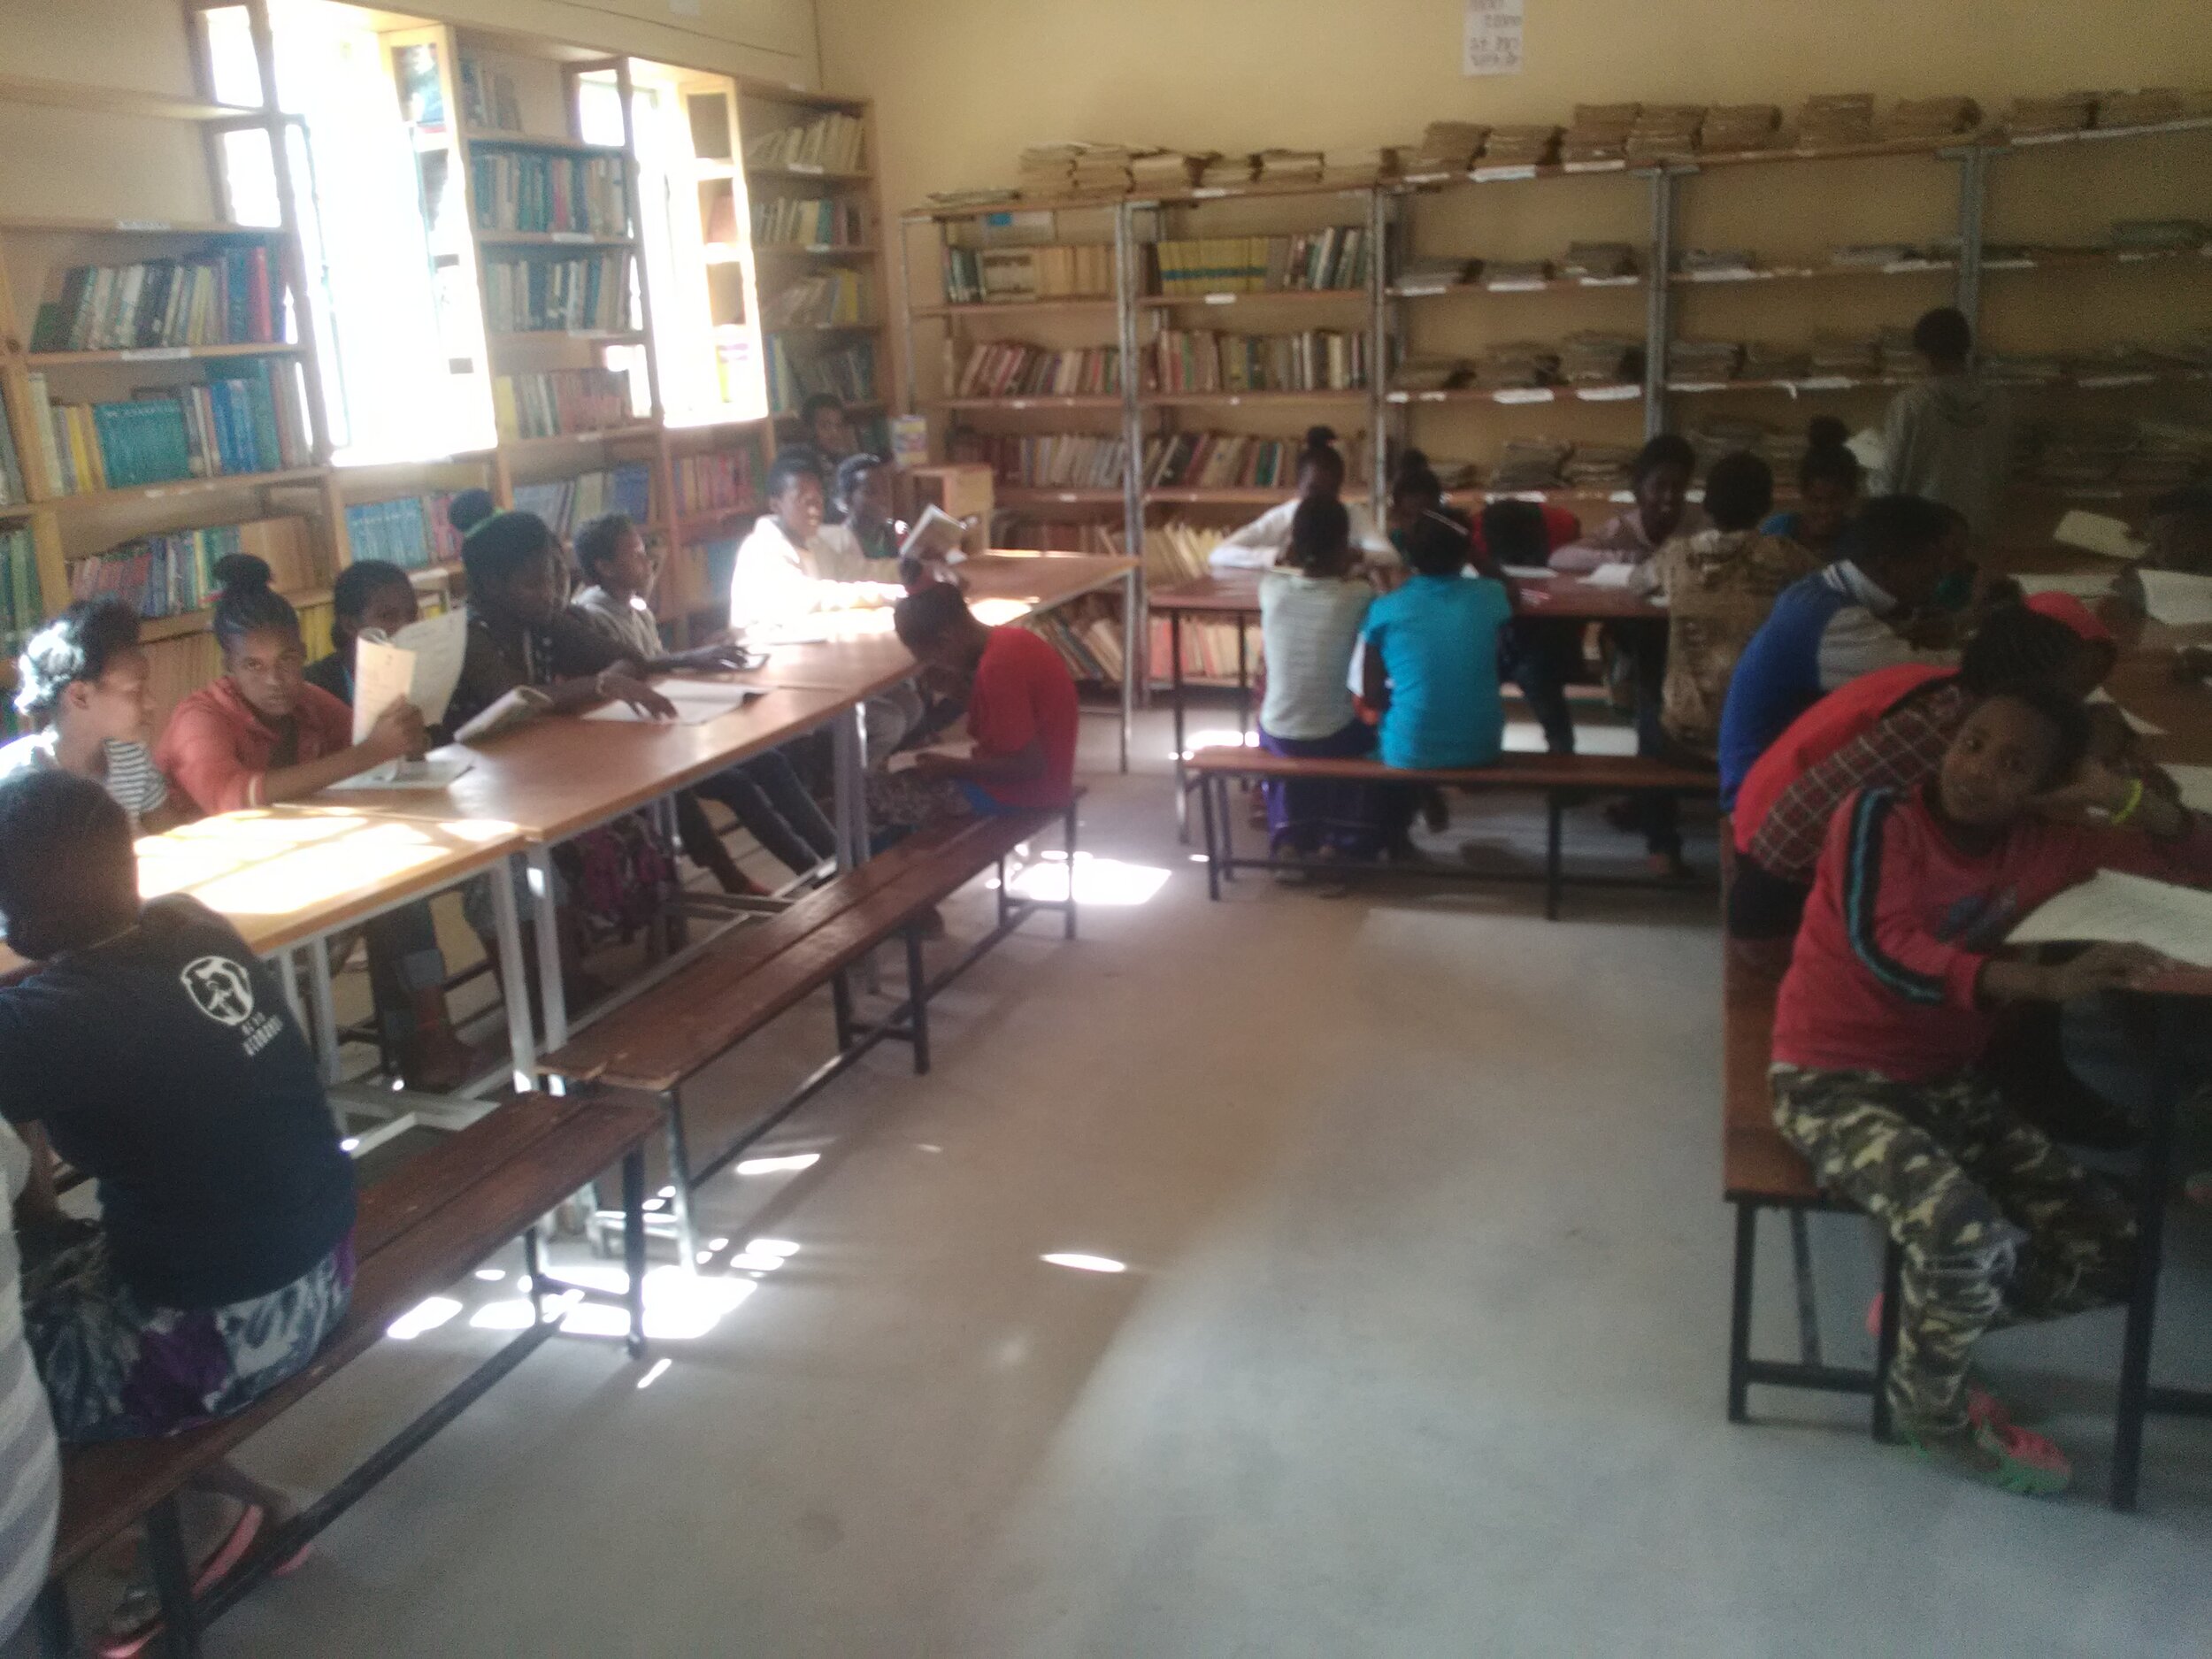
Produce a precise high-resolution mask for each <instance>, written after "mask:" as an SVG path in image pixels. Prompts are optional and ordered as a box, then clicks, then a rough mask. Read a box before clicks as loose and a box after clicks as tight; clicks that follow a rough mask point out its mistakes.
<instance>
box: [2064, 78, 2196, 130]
mask: <svg viewBox="0 0 2212 1659" xmlns="http://www.w3.org/2000/svg"><path fill="white" fill-rule="evenodd" d="M2083 96H2086V95H2083ZM2188 113H2189V105H2188V100H2186V99H2185V98H2184V97H2183V96H2182V95H2181V93H2180V92H2178V91H2177V90H2176V89H2175V88H2172V87H2143V88H2138V89H2137V90H2135V91H2132V92H2101V93H2099V94H2097V125H2098V126H2100V127H2149V126H2152V125H2154V124H2155V123H2157V122H2160V121H2177V120H2179V119H2181V118H2182V117H2183V116H2185V115H2186V114H2188Z"/></svg>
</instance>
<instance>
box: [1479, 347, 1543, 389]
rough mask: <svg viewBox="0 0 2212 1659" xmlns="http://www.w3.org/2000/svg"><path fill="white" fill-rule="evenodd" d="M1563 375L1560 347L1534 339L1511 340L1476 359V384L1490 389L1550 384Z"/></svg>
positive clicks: (1488, 350) (1487, 350)
mask: <svg viewBox="0 0 2212 1659" xmlns="http://www.w3.org/2000/svg"><path fill="white" fill-rule="evenodd" d="M1558 376H1559V350H1558V348H1557V347H1555V346H1548V345H1545V344H1543V343H1542V342H1540V341H1534V340H1509V341H1505V342H1502V343H1501V344H1498V345H1494V346H1492V347H1490V348H1489V349H1486V350H1485V351H1484V352H1483V354H1482V356H1480V357H1478V358H1476V359H1475V365H1474V376H1473V379H1474V384H1475V385H1477V386H1479V387H1480V388H1482V389H1483V390H1484V391H1486V392H1503V391H1513V390H1517V389H1521V388H1527V387H1532V386H1547V385H1549V384H1550V383H1551V382H1552V381H1553V380H1556V379H1557V378H1558Z"/></svg>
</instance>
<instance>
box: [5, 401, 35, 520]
mask: <svg viewBox="0 0 2212 1659" xmlns="http://www.w3.org/2000/svg"><path fill="white" fill-rule="evenodd" d="M30 498H31V496H30V490H29V487H28V486H27V485H26V484H25V482H24V477H23V455H22V452H21V451H20V450H19V449H17V448H16V443H15V423H14V421H13V420H12V419H11V418H10V417H9V415H8V411H7V410H6V408H5V407H4V405H0V505H4V506H13V505H16V504H17V503H21V502H26V501H28V500H29V499H30Z"/></svg>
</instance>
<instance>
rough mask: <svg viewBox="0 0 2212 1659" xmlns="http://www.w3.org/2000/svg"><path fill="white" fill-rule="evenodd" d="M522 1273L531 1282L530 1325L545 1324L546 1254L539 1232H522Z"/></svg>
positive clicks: (535, 1230)
mask: <svg viewBox="0 0 2212 1659" xmlns="http://www.w3.org/2000/svg"><path fill="white" fill-rule="evenodd" d="M522 1271H523V1276H524V1277H525V1278H526V1279H529V1281H530V1315H531V1318H530V1323H531V1324H533V1325H543V1324H544V1323H545V1252H544V1250H543V1248H541V1246H540V1244H539V1242H538V1230H537V1229H536V1228H535V1227H525V1228H524V1229H523V1230H522Z"/></svg>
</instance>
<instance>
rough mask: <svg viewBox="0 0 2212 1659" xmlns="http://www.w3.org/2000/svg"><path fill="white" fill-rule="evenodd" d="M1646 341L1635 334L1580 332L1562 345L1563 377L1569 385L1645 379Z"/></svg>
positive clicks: (1570, 336)
mask: <svg viewBox="0 0 2212 1659" xmlns="http://www.w3.org/2000/svg"><path fill="white" fill-rule="evenodd" d="M1643 357H1644V342H1642V341H1641V340H1640V339H1638V338H1636V337H1635V336H1634V335H1631V334H1601V333H1599V332H1597V331H1596V330H1594V329H1580V330H1578V331H1577V332H1575V333H1574V334H1569V335H1568V336H1567V338H1566V339H1565V340H1564V341H1563V342H1561V349H1560V353H1559V378H1560V379H1561V380H1565V381H1566V382H1567V383H1568V384H1569V385H1606V386H1610V385H1617V384H1618V383H1619V382H1621V381H1623V380H1640V379H1641V378H1642V375H1643V372H1644V368H1643Z"/></svg>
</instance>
